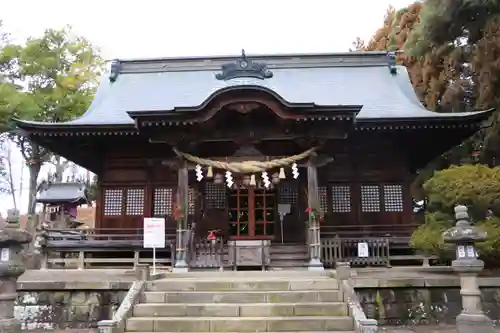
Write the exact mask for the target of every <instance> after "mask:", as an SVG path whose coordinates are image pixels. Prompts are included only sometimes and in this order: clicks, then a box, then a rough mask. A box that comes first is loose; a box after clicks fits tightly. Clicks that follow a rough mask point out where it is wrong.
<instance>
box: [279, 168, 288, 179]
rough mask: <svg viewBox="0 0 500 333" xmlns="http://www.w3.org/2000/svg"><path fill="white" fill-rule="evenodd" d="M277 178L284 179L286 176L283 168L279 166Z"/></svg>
mask: <svg viewBox="0 0 500 333" xmlns="http://www.w3.org/2000/svg"><path fill="white" fill-rule="evenodd" d="M278 177H279V179H285V178H286V175H285V168H280V174H279V176H278Z"/></svg>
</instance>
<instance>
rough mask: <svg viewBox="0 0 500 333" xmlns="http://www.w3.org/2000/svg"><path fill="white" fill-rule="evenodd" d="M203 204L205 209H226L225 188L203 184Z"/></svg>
mask: <svg viewBox="0 0 500 333" xmlns="http://www.w3.org/2000/svg"><path fill="white" fill-rule="evenodd" d="M205 202H206V204H207V208H226V188H225V187H224V186H223V185H220V186H219V185H215V184H214V183H210V182H207V183H205Z"/></svg>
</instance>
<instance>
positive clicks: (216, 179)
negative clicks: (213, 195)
mask: <svg viewBox="0 0 500 333" xmlns="http://www.w3.org/2000/svg"><path fill="white" fill-rule="evenodd" d="M223 183H224V176H222V175H221V174H220V173H216V174H215V177H214V184H217V185H221V184H223Z"/></svg>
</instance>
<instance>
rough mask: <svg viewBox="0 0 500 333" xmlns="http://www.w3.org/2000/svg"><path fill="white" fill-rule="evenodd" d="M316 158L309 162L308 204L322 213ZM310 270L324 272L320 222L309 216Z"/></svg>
mask: <svg viewBox="0 0 500 333" xmlns="http://www.w3.org/2000/svg"><path fill="white" fill-rule="evenodd" d="M315 162H316V161H315V156H314V155H313V156H311V157H310V158H309V161H308V162H307V194H308V198H307V203H308V207H309V208H312V209H314V210H315V211H318V212H319V211H320V209H321V208H320V202H319V188H318V168H317V166H316V163H315ZM308 219H309V237H308V241H309V244H308V245H309V270H323V269H324V268H323V264H322V263H321V240H320V230H319V228H320V226H319V221H318V219H317V218H315V217H314V216H311V214H309V217H308Z"/></svg>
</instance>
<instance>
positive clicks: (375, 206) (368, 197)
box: [361, 185, 380, 213]
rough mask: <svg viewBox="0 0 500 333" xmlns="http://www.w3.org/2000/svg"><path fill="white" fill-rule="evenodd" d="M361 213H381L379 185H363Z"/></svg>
mask: <svg viewBox="0 0 500 333" xmlns="http://www.w3.org/2000/svg"><path fill="white" fill-rule="evenodd" d="M361 211H362V212H364V213H373V212H380V188H379V186H378V185H361Z"/></svg>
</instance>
